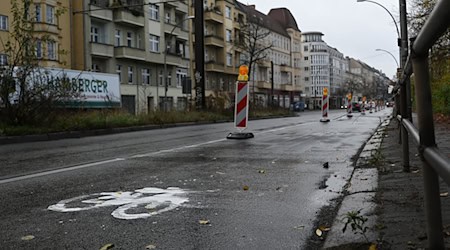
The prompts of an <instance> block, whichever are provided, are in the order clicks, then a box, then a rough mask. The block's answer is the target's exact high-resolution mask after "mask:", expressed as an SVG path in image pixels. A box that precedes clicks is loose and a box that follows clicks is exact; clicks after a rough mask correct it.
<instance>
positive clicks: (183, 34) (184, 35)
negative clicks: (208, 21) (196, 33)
mask: <svg viewBox="0 0 450 250" xmlns="http://www.w3.org/2000/svg"><path fill="white" fill-rule="evenodd" d="M174 27H175V29H174ZM172 30H173V32H172ZM164 32H165V33H166V34H172V35H173V36H178V37H179V38H181V39H184V40H188V39H189V31H188V30H186V29H184V28H181V27H176V26H174V24H170V25H169V24H167V23H166V24H165V25H164Z"/></svg>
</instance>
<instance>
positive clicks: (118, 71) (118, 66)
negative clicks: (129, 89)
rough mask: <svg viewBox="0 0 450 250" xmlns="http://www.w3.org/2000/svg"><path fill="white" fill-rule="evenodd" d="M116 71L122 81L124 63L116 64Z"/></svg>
mask: <svg viewBox="0 0 450 250" xmlns="http://www.w3.org/2000/svg"><path fill="white" fill-rule="evenodd" d="M116 73H117V74H118V75H119V82H122V65H120V64H116Z"/></svg>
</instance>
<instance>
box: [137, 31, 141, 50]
mask: <svg viewBox="0 0 450 250" xmlns="http://www.w3.org/2000/svg"><path fill="white" fill-rule="evenodd" d="M141 43H142V38H141V34H137V36H136V48H138V49H140V48H141V46H142V45H141Z"/></svg>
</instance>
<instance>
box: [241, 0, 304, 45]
mask: <svg viewBox="0 0 450 250" xmlns="http://www.w3.org/2000/svg"><path fill="white" fill-rule="evenodd" d="M235 4H236V7H238V8H239V9H240V10H241V11H242V12H244V13H246V14H247V20H248V21H249V22H252V23H258V24H260V25H261V26H262V27H264V28H267V29H269V30H271V31H273V32H276V33H278V34H280V35H284V36H287V37H289V33H288V32H287V29H288V28H294V29H296V30H298V31H300V30H299V29H298V27H297V23H296V22H295V19H294V17H293V16H292V14H291V12H290V11H289V10H287V9H286V8H280V9H276V11H275V12H274V13H273V14H271V15H270V13H269V15H266V14H264V13H261V12H260V11H258V10H256V7H255V5H245V4H243V3H241V2H239V1H235ZM282 9H284V10H282ZM271 12H272V10H271ZM286 12H288V14H289V16H290V17H286V16H287V15H288V14H287V13H286Z"/></svg>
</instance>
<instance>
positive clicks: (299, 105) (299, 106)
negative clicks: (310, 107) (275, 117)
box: [291, 102, 305, 112]
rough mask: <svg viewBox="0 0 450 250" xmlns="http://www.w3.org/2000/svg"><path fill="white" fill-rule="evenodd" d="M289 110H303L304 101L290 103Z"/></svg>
mask: <svg viewBox="0 0 450 250" xmlns="http://www.w3.org/2000/svg"><path fill="white" fill-rule="evenodd" d="M291 110H292V111H295V112H298V111H305V103H304V102H294V103H292V104H291Z"/></svg>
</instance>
